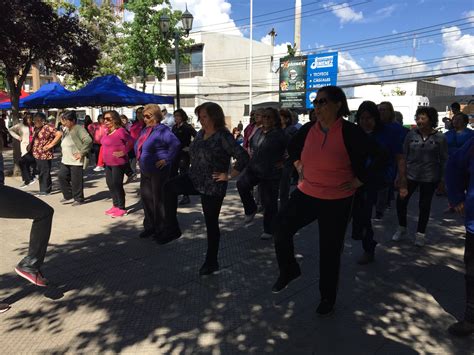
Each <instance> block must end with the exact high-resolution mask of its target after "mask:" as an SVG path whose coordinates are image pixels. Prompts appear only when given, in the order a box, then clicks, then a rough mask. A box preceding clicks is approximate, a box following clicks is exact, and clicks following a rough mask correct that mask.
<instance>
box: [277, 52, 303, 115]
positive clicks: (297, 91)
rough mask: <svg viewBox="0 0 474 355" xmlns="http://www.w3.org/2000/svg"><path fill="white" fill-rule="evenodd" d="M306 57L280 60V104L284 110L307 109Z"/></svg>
mask: <svg viewBox="0 0 474 355" xmlns="http://www.w3.org/2000/svg"><path fill="white" fill-rule="evenodd" d="M306 78H307V75H306V57H305V56H302V57H294V58H282V59H281V60H280V85H279V86H280V90H279V94H280V95H279V97H280V104H281V107H282V108H295V109H304V108H305V92H306Z"/></svg>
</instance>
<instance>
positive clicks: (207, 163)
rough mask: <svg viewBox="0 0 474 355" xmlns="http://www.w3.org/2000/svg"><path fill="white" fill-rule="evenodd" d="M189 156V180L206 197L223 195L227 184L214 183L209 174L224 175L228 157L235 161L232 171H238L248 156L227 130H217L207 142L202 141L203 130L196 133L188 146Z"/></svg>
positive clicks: (226, 170)
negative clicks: (217, 173)
mask: <svg viewBox="0 0 474 355" xmlns="http://www.w3.org/2000/svg"><path fill="white" fill-rule="evenodd" d="M189 155H190V157H191V167H190V169H189V177H190V179H191V181H192V182H193V185H194V188H195V189H196V190H197V191H199V192H200V193H201V194H203V195H210V196H225V194H226V190H227V182H216V181H215V180H214V179H213V178H212V174H213V173H215V172H219V173H228V171H229V167H230V158H231V157H233V158H235V159H236V162H235V164H234V168H235V169H236V170H238V171H242V170H243V169H244V168H245V167H246V166H247V164H248V162H249V155H248V153H247V152H246V151H245V149H244V148H242V147H241V146H240V145H239V144H238V143H237V142H236V141H235V139H234V137H233V136H232V134H231V133H230V132H229V131H228V130H227V129H221V130H219V131H217V132H216V133H214V134H213V135H212V136H210V137H208V138H207V139H204V130H200V131H199V132H198V134H197V135H196V137H195V138H194V140H193V142H192V143H191V145H190V147H189Z"/></svg>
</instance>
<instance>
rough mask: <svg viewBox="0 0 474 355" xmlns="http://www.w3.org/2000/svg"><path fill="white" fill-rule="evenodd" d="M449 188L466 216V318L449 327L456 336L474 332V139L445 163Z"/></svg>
mask: <svg viewBox="0 0 474 355" xmlns="http://www.w3.org/2000/svg"><path fill="white" fill-rule="evenodd" d="M446 188H447V190H448V198H449V202H450V204H451V206H453V207H454V209H455V210H456V211H457V212H459V213H461V214H464V215H465V225H466V244H465V249H464V264H465V267H466V275H465V280H466V310H465V313H464V320H462V321H460V322H457V323H455V324H453V325H451V326H450V327H449V332H450V333H451V334H453V335H457V336H467V335H470V334H473V333H474V138H473V139H470V140H469V141H468V142H466V144H464V145H463V146H462V147H461V148H460V149H459V150H458V151H457V152H455V153H454V154H453V155H451V156H450V157H449V159H448V163H447V165H446Z"/></svg>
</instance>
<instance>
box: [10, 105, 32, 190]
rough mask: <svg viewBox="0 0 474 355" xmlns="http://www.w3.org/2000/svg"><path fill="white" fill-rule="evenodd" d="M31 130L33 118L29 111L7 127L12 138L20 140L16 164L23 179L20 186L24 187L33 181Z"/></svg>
mask: <svg viewBox="0 0 474 355" xmlns="http://www.w3.org/2000/svg"><path fill="white" fill-rule="evenodd" d="M33 130H34V127H33V120H32V115H31V114H30V113H27V114H25V115H24V116H23V120H22V122H20V123H17V124H16V125H14V126H12V127H10V128H9V129H8V132H9V133H10V135H11V136H12V138H13V139H16V140H17V141H19V142H20V152H21V158H20V160H19V162H18V164H19V165H20V169H21V179H22V180H23V184H22V185H21V186H20V188H24V187H26V186H28V185H31V184H33V183H34V182H35V177H34V174H32V170H33V171H34V169H35V167H34V165H35V158H34V157H33V154H32V152H31V147H32V145H31V144H30V143H31V142H32V140H33V133H34V132H33Z"/></svg>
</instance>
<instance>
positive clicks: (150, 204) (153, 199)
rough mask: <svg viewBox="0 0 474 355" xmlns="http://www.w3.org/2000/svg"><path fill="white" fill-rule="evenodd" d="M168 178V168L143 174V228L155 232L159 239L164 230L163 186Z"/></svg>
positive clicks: (141, 184) (141, 187)
mask: <svg viewBox="0 0 474 355" xmlns="http://www.w3.org/2000/svg"><path fill="white" fill-rule="evenodd" d="M168 177H169V168H167V167H165V168H163V169H161V170H159V171H155V172H151V173H146V172H143V171H142V172H141V178H140V196H141V198H142V204H143V210H144V212H145V219H144V220H143V227H144V228H145V230H147V231H154V232H155V235H156V237H159V236H160V235H161V234H162V232H163V229H164V218H165V217H164V206H163V186H164V184H165V183H166V181H167V180H168Z"/></svg>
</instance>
